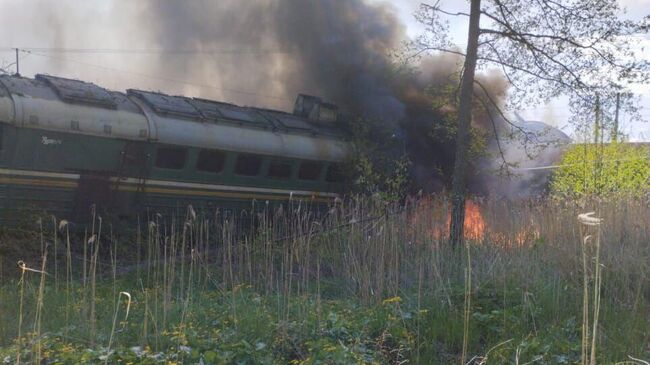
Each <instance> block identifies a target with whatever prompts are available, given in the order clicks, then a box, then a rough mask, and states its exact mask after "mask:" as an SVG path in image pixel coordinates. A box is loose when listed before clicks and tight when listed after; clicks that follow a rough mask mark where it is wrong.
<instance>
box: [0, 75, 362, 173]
mask: <svg viewBox="0 0 650 365" xmlns="http://www.w3.org/2000/svg"><path fill="white" fill-rule="evenodd" d="M0 85H1V86H2V87H0V122H4V123H10V124H14V125H16V126H20V127H26V128H36V129H44V130H55V131H65V132H68V133H77V134H86V135H95V136H101V137H108V138H120V139H128V140H142V141H155V142H159V143H165V144H173V145H182V146H192V147H200V148H210V149H223V150H230V151H236V152H248V153H258V154H264V155H275V156H282V157H291V158H300V159H314V160H327V161H340V160H343V159H345V157H346V156H347V155H348V154H349V153H350V145H349V142H347V141H346V138H345V137H346V136H345V133H344V132H342V131H341V130H340V129H339V128H336V126H335V125H334V124H333V123H332V122H331V121H318V120H317V119H314V118H306V117H302V116H297V115H294V114H289V113H284V112H281V111H275V110H267V109H260V108H254V107H241V106H237V105H234V104H229V103H223V102H218V101H212V100H205V99H199V98H189V97H183V96H170V95H166V94H162V93H156V92H150V91H142V90H134V89H130V90H128V91H127V93H126V94H124V93H120V92H116V91H110V90H107V89H104V88H102V87H99V86H97V85H95V84H92V83H88V82H83V81H78V80H71V79H65V78H60V77H54V76H49V75H36V77H35V78H34V79H30V78H25V77H20V76H9V75H2V76H0ZM301 97H302V96H301ZM308 98H310V99H308V101H310V102H313V101H314V100H318V101H319V99H317V98H313V97H308ZM305 102H307V101H305ZM301 105H302V104H301ZM325 107H331V106H328V104H324V103H323V108H325ZM312 114H313V113H312Z"/></svg>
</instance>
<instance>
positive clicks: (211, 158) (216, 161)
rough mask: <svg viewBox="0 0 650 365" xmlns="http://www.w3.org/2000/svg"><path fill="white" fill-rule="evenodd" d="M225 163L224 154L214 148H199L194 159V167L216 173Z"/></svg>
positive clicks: (221, 169)
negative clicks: (197, 156) (197, 155)
mask: <svg viewBox="0 0 650 365" xmlns="http://www.w3.org/2000/svg"><path fill="white" fill-rule="evenodd" d="M225 165H226V154H225V153H224V152H222V151H216V150H201V151H200V152H199V158H198V159H197V160H196V169H197V170H199V171H205V172H213V173H218V172H221V171H223V167H224V166H225Z"/></svg>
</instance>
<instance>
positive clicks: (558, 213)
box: [0, 197, 650, 363]
mask: <svg viewBox="0 0 650 365" xmlns="http://www.w3.org/2000/svg"><path fill="white" fill-rule="evenodd" d="M478 204H479V206H480V207H481V212H482V217H483V219H484V225H485V229H484V231H483V232H481V234H480V235H478V236H476V237H473V239H472V240H470V241H468V242H467V245H466V247H465V251H466V252H465V253H464V254H462V255H461V254H459V252H457V251H456V250H454V249H452V248H450V247H449V246H448V245H447V242H446V229H447V221H448V218H447V206H448V204H447V201H446V200H445V198H444V197H426V198H419V199H415V200H409V201H407V202H404V203H400V204H398V203H392V204H386V203H385V202H382V201H378V200H373V199H361V198H359V199H351V200H349V201H346V202H337V203H336V204H334V205H332V206H331V207H329V209H328V210H327V211H325V212H317V211H315V210H313V209H309V207H308V206H306V205H305V204H304V203H299V202H290V203H289V204H288V205H285V206H283V207H281V208H279V209H273V210H271V209H270V208H268V207H267V206H266V205H264V204H263V205H262V206H261V207H260V206H254V207H253V209H251V210H250V211H246V212H242V213H239V214H232V213H226V212H221V211H212V212H205V211H203V212H197V211H195V210H194V208H192V207H191V206H190V207H189V208H188V209H187V211H186V212H185V213H183V214H181V215H178V216H163V215H153V216H152V217H151V218H150V219H148V220H147V224H146V225H144V224H143V225H140V224H137V225H136V224H134V226H137V227H138V228H137V229H136V230H135V232H133V234H128V235H121V236H120V235H116V236H115V237H113V234H111V235H110V236H111V237H109V238H110V239H109V240H108V242H110V244H106V243H103V244H101V245H100V242H107V241H106V240H105V237H103V235H104V234H105V233H103V232H105V231H107V230H108V231H112V230H111V229H107V228H106V227H107V224H109V223H106V222H103V220H102V218H101V217H100V216H99V215H96V214H95V213H94V212H93V220H92V224H91V226H90V227H89V233H90V237H89V238H83V239H82V238H78V237H75V235H73V234H71V233H70V232H69V230H68V223H67V222H66V223H65V224H63V223H59V224H58V225H57V222H56V221H54V222H53V224H54V226H55V229H54V230H53V231H52V233H49V235H47V237H45V238H44V239H45V240H47V241H48V242H50V241H51V242H65V247H64V248H62V249H61V250H60V251H61V252H59V251H57V250H56V249H55V250H54V252H50V253H49V255H50V256H52V257H53V258H52V259H51V260H49V261H50V262H54V263H55V270H54V272H53V273H52V275H53V276H54V277H53V280H49V281H48V282H52V283H53V286H51V287H50V286H48V285H47V284H46V282H45V274H41V275H40V278H39V279H40V282H39V286H38V288H32V287H31V286H30V285H29V283H30V280H35V279H36V277H33V278H32V277H31V276H30V275H26V272H25V270H22V273H20V274H21V278H20V281H19V282H18V283H20V284H19V285H18V287H17V286H16V285H15V283H14V282H10V283H8V284H6V285H2V286H0V332H1V333H0V346H8V345H10V344H11V343H12V340H16V342H15V344H17V347H18V349H19V350H18V351H19V353H22V352H20V351H22V350H21V349H22V347H23V346H25V345H26V343H25V341H23V340H22V338H24V337H25V333H24V328H23V327H24V324H25V323H27V320H28V319H32V320H34V321H35V322H33V323H37V324H38V327H37V328H36V329H37V330H38V333H50V334H55V335H56V336H61V337H62V338H64V339H66V340H67V341H73V342H82V343H84V344H87V345H88V346H89V347H90V348H95V347H96V345H95V344H96V343H104V344H106V343H108V344H109V345H108V347H109V349H110V348H113V349H117V348H120V347H127V348H128V347H130V346H135V345H139V346H140V347H142V348H145V347H147V346H149V347H151V348H152V351H163V350H165V349H166V348H168V347H169V346H170V345H173V346H175V347H179V346H184V345H185V344H186V343H190V342H191V340H190V338H191V337H192V336H193V333H195V332H196V328H194V327H195V326H197V320H198V318H206V321H207V320H209V318H210V313H211V312H210V311H212V309H210V310H209V309H207V308H208V306H209V304H208V303H207V302H205V300H206V298H207V297H209V298H212V295H215V296H216V297H215V298H217V299H214V300H216V301H219V302H220V303H223V305H225V306H226V307H225V309H227V312H228V316H227V318H228V319H227V321H226V322H222V321H220V322H218V323H217V322H215V323H217V324H215V326H217V327H218V328H221V327H224V328H225V327H228V328H233V329H234V330H235V331H238V332H240V333H248V332H247V331H248V329H247V328H248V327H247V326H250V324H248V318H249V317H254V316H256V315H260V313H262V312H260V311H262V309H260V308H262V307H260V306H261V304H260V306H257V307H255V306H253V307H251V303H249V302H246V301H247V300H248V299H246V298H248V297H247V294H245V293H247V292H248V291H251V292H253V293H258V294H259V295H262V296H263V298H266V299H265V300H269V305H270V306H271V307H272V308H273V310H272V312H271V313H273V315H272V318H267V321H270V322H272V323H276V324H277V326H276V327H275V330H276V331H277V338H278V339H277V343H280V344H283V345H281V347H282V346H285V347H282V348H285V349H286V354H287V355H286V356H288V357H289V358H291V357H295V358H298V359H300V358H301V356H304V355H303V353H304V352H305V351H307V350H305V346H304V345H303V344H300V343H299V342H300V339H297V338H296V337H295V336H294V332H295V329H294V325H293V323H307V322H306V321H311V320H310V318H314V322H313V323H314V326H315V327H316V330H317V331H321V330H323V329H324V328H325V327H326V326H328V325H329V324H328V323H331V321H332V319H331V318H330V317H331V313H323V311H324V309H323V308H324V307H326V308H329V309H328V311H331V310H332V309H331V308H332V307H331V305H333V304H332V303H335V302H336V301H350V300H352V301H354V302H355V303H358V305H359V306H360V307H359V308H375V307H382V306H386V305H391V304H390V303H398V304H399V308H398V313H402V314H404V313H407V312H408V313H411V312H409V311H410V309H409V308H413V311H412V312H413V313H415V319H413V320H414V321H415V322H414V324H413V327H411V324H410V323H411V322H410V321H411V319H410V318H411V317H410V316H412V315H411V314H409V315H408V316H407V315H406V314H404V316H405V317H404V318H403V319H402V320H400V321H401V322H400V323H403V325H404V327H405V328H406V329H407V330H408V331H411V330H412V331H413V334H414V335H413V337H414V339H411V338H410V337H409V336H411V335H409V336H407V338H408V341H406V342H405V343H407V344H408V346H407V345H404V344H402V345H397V343H398V342H397V340H396V339H392V340H390V339H389V337H387V336H386V335H382V336H380V335H379V334H378V335H377V336H378V337H377V342H376V347H377V349H378V350H377V351H382V350H381V349H385V350H386V349H387V350H386V356H385V358H388V359H393V360H395V361H396V362H399V361H404V360H405V359H410V361H411V363H429V362H431V361H433V360H432V359H437V360H435V361H442V360H440V359H446V360H445V361H448V362H455V363H456V362H463V363H467V361H469V360H468V359H474V360H472V361H474V362H477V361H478V360H477V359H487V358H488V356H487V355H488V353H489V358H490V359H494V360H492V361H496V363H519V362H520V361H521V363H525V362H527V361H533V360H534V359H535V358H538V357H539V358H540V359H542V358H546V359H551V357H552V356H555V352H559V353H562V352H564V353H567V354H573V353H575V354H576V356H577V357H578V358H582V359H587V358H589V360H590V363H595V361H596V359H603V361H614V360H622V359H625V358H627V356H628V355H629V356H633V357H635V358H643V357H644V356H646V355H647V353H644V351H646V349H645V348H644V347H645V345H646V344H647V343H648V340H649V338H648V336H649V335H648V333H650V332H649V331H650V324H648V323H647V321H646V320H643V319H644V318H645V319H647V317H646V316H647V314H648V309H649V308H650V307H649V304H650V294H649V290H650V288H649V284H648V271H649V268H648V262H649V260H650V245H649V244H648V242H650V227H649V226H648V224H647V222H648V221H649V220H650V207H649V206H648V204H647V203H646V202H641V201H633V200H630V201H615V202H614V201H613V202H603V203H600V204H602V207H601V212H602V218H603V223H602V225H601V226H599V227H598V232H599V233H598V238H597V242H598V243H597V246H594V248H596V247H597V252H594V251H593V250H591V249H590V248H589V247H586V245H585V244H583V241H584V239H583V234H584V232H583V231H582V230H581V228H580V225H579V224H578V222H577V221H576V217H577V216H578V214H580V213H583V211H584V210H583V209H584V208H582V207H578V206H574V205H572V204H570V203H567V202H557V201H535V202H533V201H530V202H520V203H512V202H505V201H492V200H487V201H481V202H479V203H478ZM102 225H104V228H102ZM140 227H143V228H142V229H141V228H140ZM64 228H65V229H64ZM43 232H46V230H43ZM48 232H49V231H48ZM55 239H56V240H57V241H55ZM59 246H62V245H57V247H56V248H58V247H59ZM463 256H464V257H465V258H463ZM595 258H597V261H595V262H594V261H592V259H595ZM40 261H41V262H40V263H41V265H42V270H41V271H43V272H45V271H47V267H46V260H45V256H43V257H42V259H41V260H40ZM59 262H65V267H66V270H65V282H66V288H65V291H63V290H56V287H57V286H58V280H59V278H58V276H59V275H60V273H59V270H58V263H59ZM27 265H32V266H34V265H36V263H35V262H34V263H27ZM592 267H593V269H591V268H592ZM592 270H593V271H592ZM27 274H29V273H27ZM587 274H589V275H587ZM589 288H593V289H592V290H593V292H591V293H589ZM124 292H128V293H131V295H132V297H133V301H132V302H131V301H130V300H129V303H131V304H130V305H129V307H130V310H131V315H130V317H129V318H126V319H125V320H124V321H122V323H120V326H119V327H121V330H120V332H119V333H120V335H119V336H115V334H116V330H115V328H116V327H118V326H117V324H118V323H117V322H116V320H117V313H118V309H119V303H120V296H124V294H123V293H124ZM589 295H592V296H593V298H592V299H591V305H592V307H591V309H592V310H593V312H592V314H591V315H589V314H588V313H587V311H586V309H585V308H589V305H590V299H589V298H588V296H589ZM39 298H40V299H39ZM585 300H586V302H585ZM39 303H40V304H39ZM30 305H32V306H33V307H34V308H36V310H35V311H25V309H26V308H30ZM58 306H60V307H61V309H60V310H58V311H56V313H52V315H47V316H43V315H42V309H43V308H58ZM251 308H258V309H251ZM127 310H128V309H127ZM251 310H253V311H254V312H251ZM328 316H330V317H328ZM16 319H18V324H17V325H16V324H14V325H9V324H10V323H12V322H13V321H15V320H16ZM211 322H212V321H211ZM581 322H582V327H581V326H580V323H581ZM589 322H591V326H589ZM309 323H312V322H309ZM574 323H575V324H574ZM256 325H257V326H260V328H262V327H263V326H264V324H262V323H258V324H256ZM220 326H221V327H220ZM585 326H586V327H585ZM264 328H266V327H264ZM560 329H561V330H560ZM589 329H591V334H589ZM562 331H564V332H562ZM560 332H561V333H562V335H561V337H562V341H565V343H566V344H567V345H566V346H568V347H566V348H565V347H562V346H564V345H559V344H558V343H560V342H561V341H560V342H557V341H556V337H557V336H560V335H557V333H560ZM545 334H546V335H548V337H547V338H552V339H553V340H548V341H549V344H548V346H547V347H548V348H546V347H544V346H546V345H544V346H542V345H540V344H539V343H536V342H535V341H538V342H539V341H540V340H539V338H543V337H544V336H546V335H545ZM551 334H552V335H551ZM580 334H582V339H580ZM260 336H262V335H260ZM32 340H34V338H33V337H32ZM589 340H591V341H589ZM251 341H252V340H251ZM554 341H555V342H554ZM558 341H559V340H558ZM556 342H557V343H556ZM589 343H590V344H589ZM574 344H575V348H574V347H572V346H573V345H574ZM278 346H280V345H278ZM534 346H537V347H539V348H537V347H534ZM407 347H410V348H409V349H408V350H407ZM587 347H589V348H590V350H589V351H588V350H587ZM391 351H393V352H391ZM526 351H528V352H529V353H530V356H529V355H526V354H527V352H526ZM533 353H534V356H533V355H532V354H533ZM391 354H392V355H391ZM105 356H110V353H107V354H106V355H105ZM525 356H529V358H528V360H526V361H524V360H525V359H524V357H525ZM37 358H40V357H37ZM104 359H107V358H104ZM106 361H107V360H106ZM486 361H487V360H486ZM535 361H536V360H535ZM558 361H559V360H558ZM583 361H585V360H583ZM477 363H478V362H477ZM549 363H552V362H549Z"/></svg>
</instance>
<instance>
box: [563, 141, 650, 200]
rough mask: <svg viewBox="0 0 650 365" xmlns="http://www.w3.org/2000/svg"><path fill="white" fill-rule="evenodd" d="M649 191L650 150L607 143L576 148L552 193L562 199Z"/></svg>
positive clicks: (637, 194) (566, 157)
mask: <svg viewBox="0 0 650 365" xmlns="http://www.w3.org/2000/svg"><path fill="white" fill-rule="evenodd" d="M649 190H650V149H649V148H648V147H647V146H644V145H634V144H629V143H624V142H623V143H617V142H613V143H608V144H604V145H599V144H581V145H574V146H572V147H571V149H569V150H568V151H567V152H566V153H565V155H564V157H563V158H562V161H561V162H560V168H558V169H557V170H556V171H555V172H554V174H553V180H552V183H551V191H552V193H553V195H556V196H559V197H570V198H581V197H584V196H593V195H598V196H610V197H611V196H633V197H642V196H643V194H646V193H647V192H648V191H649Z"/></svg>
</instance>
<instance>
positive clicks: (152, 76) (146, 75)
mask: <svg viewBox="0 0 650 365" xmlns="http://www.w3.org/2000/svg"><path fill="white" fill-rule="evenodd" d="M20 51H21V52H24V53H26V54H31V55H34V56H39V57H45V58H49V59H53V60H57V61H63V62H70V63H76V64H79V65H83V66H88V67H94V68H98V69H102V70H107V71H112V72H117V73H123V74H128V75H134V76H139V77H143V78H148V79H152V80H159V81H167V82H173V83H177V84H183V85H190V86H196V87H201V88H206V89H213V90H219V91H225V92H229V93H235V94H242V95H250V96H258V97H264V98H268V99H276V100H283V101H291V100H289V99H287V98H283V97H279V96H274V95H268V94H260V93H254V92H250V91H243V90H237V89H231V88H225V87H218V86H214V85H208V84H199V83H194V82H187V81H185V80H180V79H175V78H171V77H165V76H160V75H151V74H145V73H140V72H134V71H130V70H123V69H118V68H113V67H108V66H103V65H97V64H93V63H88V62H83V61H77V60H72V59H69V58H63V57H57V56H51V55H46V54H42V53H38V52H34V51H30V50H26V49H22V48H21V49H20Z"/></svg>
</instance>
